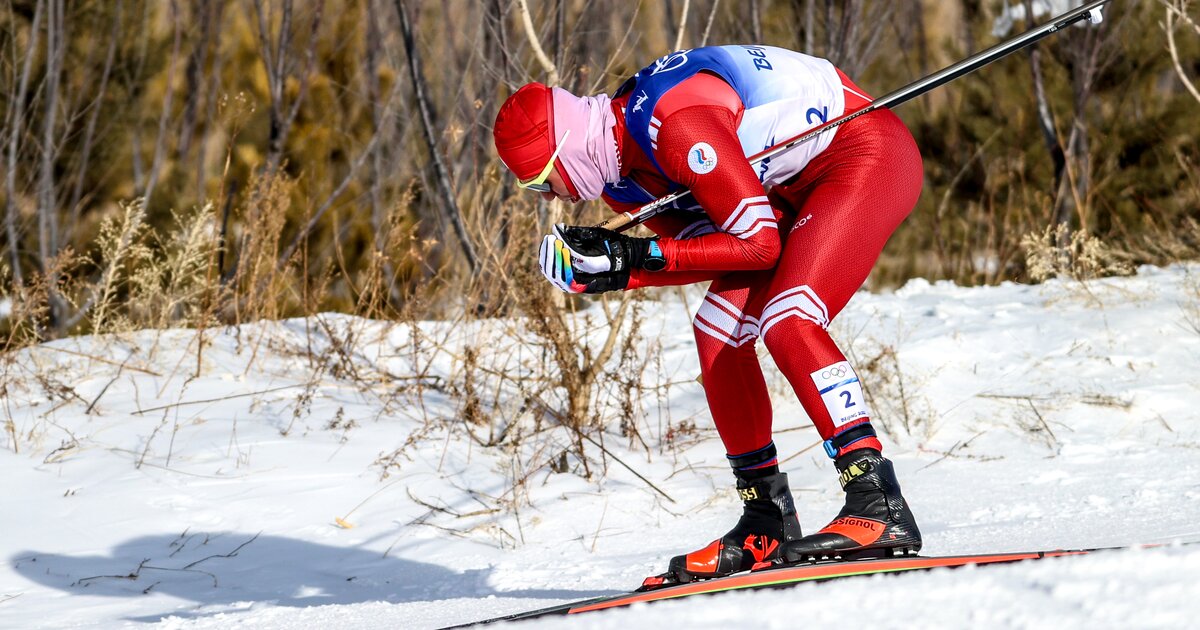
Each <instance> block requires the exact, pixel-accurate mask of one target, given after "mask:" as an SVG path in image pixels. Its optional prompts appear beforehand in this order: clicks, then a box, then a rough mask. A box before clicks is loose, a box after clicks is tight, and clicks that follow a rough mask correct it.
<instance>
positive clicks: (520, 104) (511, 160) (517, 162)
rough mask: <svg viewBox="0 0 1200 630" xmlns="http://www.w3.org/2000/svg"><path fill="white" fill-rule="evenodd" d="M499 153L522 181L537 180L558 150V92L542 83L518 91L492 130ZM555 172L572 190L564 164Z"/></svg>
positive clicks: (498, 114)
mask: <svg viewBox="0 0 1200 630" xmlns="http://www.w3.org/2000/svg"><path fill="white" fill-rule="evenodd" d="M492 136H493V137H494V139H495V141H496V153H498V154H499V155H500V160H501V161H502V162H504V165H505V166H507V167H508V170H510V171H512V172H513V175H516V176H517V179H518V180H520V181H526V180H530V179H533V178H535V177H537V176H538V175H539V174H540V173H541V172H542V169H544V168H546V164H547V163H548V162H549V161H550V157H551V156H553V155H554V150H555V149H556V148H558V147H557V142H556V141H555V134H554V93H553V91H552V90H551V89H550V88H548V87H546V86H545V85H542V84H541V83H529V84H527V85H525V86H523V87H522V88H521V89H519V90H517V91H516V92H515V93H514V94H513V95H512V96H510V97H508V100H506V101H504V104H503V105H501V106H500V111H499V112H498V113H497V114H496V124H495V125H494V126H493V127H492ZM554 170H556V171H558V174H559V175H560V176H561V177H562V178H563V181H564V183H567V186H568V187H570V181H571V180H570V178H569V177H568V176H567V174H566V173H565V172H563V169H562V165H561V164H557V163H556V164H555V165H554Z"/></svg>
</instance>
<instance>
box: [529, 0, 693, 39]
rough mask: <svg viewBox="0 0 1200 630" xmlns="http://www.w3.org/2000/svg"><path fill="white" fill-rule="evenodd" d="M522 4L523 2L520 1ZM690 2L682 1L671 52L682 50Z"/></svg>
mask: <svg viewBox="0 0 1200 630" xmlns="http://www.w3.org/2000/svg"><path fill="white" fill-rule="evenodd" d="M522 2H524V0H522ZM691 5H692V2H691V0H683V13H681V14H680V16H679V30H678V31H676V32H675V47H674V48H672V50H679V49H681V48H683V33H684V31H686V30H687V17H688V9H689V8H690V7H691Z"/></svg>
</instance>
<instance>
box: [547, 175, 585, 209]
mask: <svg viewBox="0 0 1200 630" xmlns="http://www.w3.org/2000/svg"><path fill="white" fill-rule="evenodd" d="M546 183H547V184H550V192H544V193H538V194H540V195H541V196H542V199H545V200H546V201H553V200H555V199H562V200H563V201H566V202H569V203H579V197H572V196H571V193H570V191H568V190H567V185H566V183H564V182H563V179H562V176H561V175H559V174H558V171H550V176H549V177H547V178H546Z"/></svg>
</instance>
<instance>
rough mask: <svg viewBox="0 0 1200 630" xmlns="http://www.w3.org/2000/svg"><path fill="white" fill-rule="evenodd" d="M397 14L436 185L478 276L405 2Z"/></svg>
mask: <svg viewBox="0 0 1200 630" xmlns="http://www.w3.org/2000/svg"><path fill="white" fill-rule="evenodd" d="M396 13H397V14H398V15H399V16H400V31H401V35H402V36H403V38H404V50H405V52H406V53H407V54H408V72H409V78H411V79H412V83H413V94H414V95H415V96H416V99H417V107H418V109H419V110H420V113H421V127H422V128H423V129H424V131H425V145H426V148H428V150H429V158H430V160H432V161H433V167H434V170H435V171H436V173H437V183H438V188H440V189H441V190H440V192H441V196H442V203H443V205H444V207H445V212H446V214H447V215H449V219H450V223H451V224H452V225H453V226H454V233H455V235H456V236H457V237H458V241H459V244H460V245H461V246H462V250H463V255H465V256H466V258H467V263H468V264H469V265H470V267H471V271H472V272H477V271H478V270H479V256H478V255H476V253H475V245H474V244H473V243H472V242H471V236H470V234H468V233H467V228H466V225H465V224H464V223H463V219H462V211H461V210H460V209H459V207H458V201H457V200H456V199H455V196H454V187H453V186H452V185H451V183H450V172H449V171H448V170H447V169H446V164H445V162H444V160H443V159H442V155H441V153H440V152H439V151H438V144H437V138H436V137H435V135H434V127H433V116H432V114H431V113H430V106H429V100H428V98H427V97H426V94H425V78H424V76H422V74H421V57H420V54H419V52H418V50H417V44H416V39H415V38H414V36H413V30H412V22H411V21H410V20H409V17H408V11H407V9H406V8H405V0H396Z"/></svg>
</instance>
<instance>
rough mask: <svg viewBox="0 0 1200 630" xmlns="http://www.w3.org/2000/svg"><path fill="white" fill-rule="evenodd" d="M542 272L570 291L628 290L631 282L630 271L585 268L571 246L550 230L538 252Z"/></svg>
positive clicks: (551, 281)
mask: <svg viewBox="0 0 1200 630" xmlns="http://www.w3.org/2000/svg"><path fill="white" fill-rule="evenodd" d="M538 260H539V262H540V263H541V268H542V275H544V276H546V279H547V280H549V281H550V283H551V284H553V285H554V286H556V287H558V288H559V289H560V290H562V291H564V292H566V293H604V292H605V291H624V290H625V287H626V286H627V285H628V284H629V271H628V269H626V270H625V271H624V272H619V271H608V272H602V273H591V272H587V271H583V270H582V269H580V268H579V266H578V265H577V264H576V263H575V260H574V256H572V252H571V250H570V249H569V248H568V247H567V245H566V243H564V242H563V240H562V239H561V238H559V237H558V236H557V235H555V234H547V235H546V236H545V237H544V238H543V239H542V246H541V249H540V250H539V252H538Z"/></svg>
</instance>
